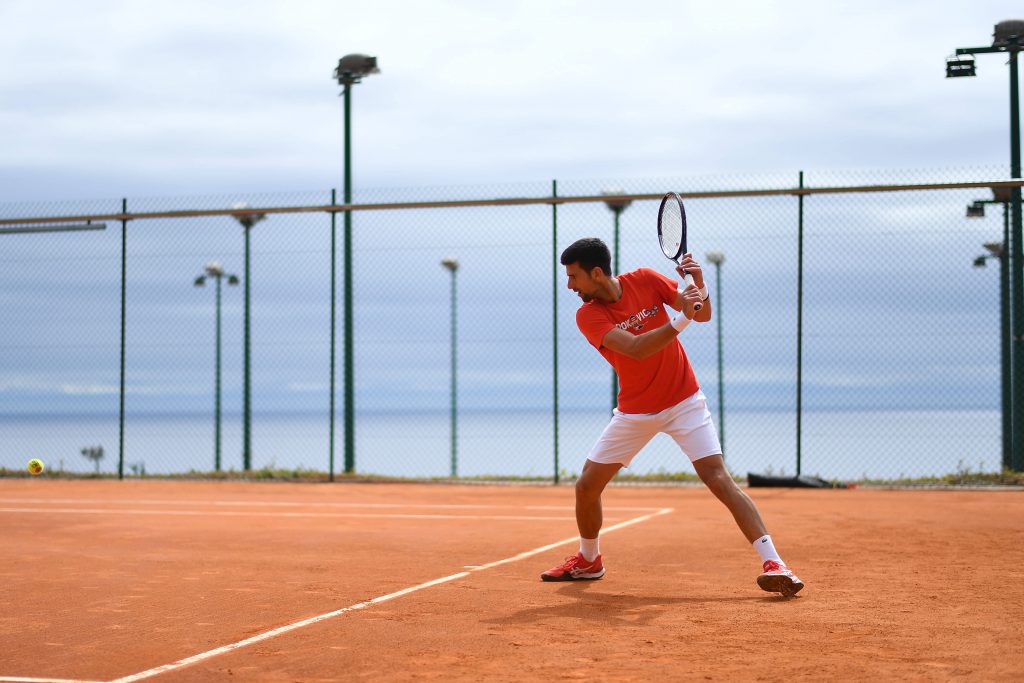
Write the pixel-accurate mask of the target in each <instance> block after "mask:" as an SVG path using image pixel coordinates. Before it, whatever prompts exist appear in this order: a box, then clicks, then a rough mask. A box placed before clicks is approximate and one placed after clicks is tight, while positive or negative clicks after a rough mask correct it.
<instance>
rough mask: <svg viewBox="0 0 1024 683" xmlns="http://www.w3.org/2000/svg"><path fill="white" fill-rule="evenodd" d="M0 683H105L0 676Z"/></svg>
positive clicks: (68, 679) (103, 682)
mask: <svg viewBox="0 0 1024 683" xmlns="http://www.w3.org/2000/svg"><path fill="white" fill-rule="evenodd" d="M0 681H13V682H14V683H105V681H80V680H77V679H74V678H22V677H19V676H0Z"/></svg>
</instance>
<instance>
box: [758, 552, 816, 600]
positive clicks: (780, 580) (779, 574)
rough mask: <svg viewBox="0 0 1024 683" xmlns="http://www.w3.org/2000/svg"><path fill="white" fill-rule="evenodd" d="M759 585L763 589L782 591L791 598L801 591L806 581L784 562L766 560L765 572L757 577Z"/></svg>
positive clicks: (770, 591) (774, 591) (773, 591)
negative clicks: (798, 576)
mask: <svg viewBox="0 0 1024 683" xmlns="http://www.w3.org/2000/svg"><path fill="white" fill-rule="evenodd" d="M757 585H758V586H760V587H761V590H765V591H768V592H769V593H782V594H783V595H784V596H785V597H787V598H791V597H793V596H794V595H796V594H797V593H799V592H800V589H801V588H803V587H804V582H803V581H801V580H800V579H799V578H797V575H796V574H794V573H793V572H792V571H791V570H790V568H789V567H787V566H786V565H785V564H783V563H782V562H776V561H775V560H765V563H764V573H763V574H761V576H759V577H757Z"/></svg>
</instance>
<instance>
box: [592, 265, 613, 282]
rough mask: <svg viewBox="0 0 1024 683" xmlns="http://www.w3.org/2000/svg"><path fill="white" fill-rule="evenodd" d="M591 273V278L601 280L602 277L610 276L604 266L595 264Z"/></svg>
mask: <svg viewBox="0 0 1024 683" xmlns="http://www.w3.org/2000/svg"><path fill="white" fill-rule="evenodd" d="M589 275H590V279H591V280H599V279H601V278H607V277H608V275H607V274H606V273H605V272H604V268H602V267H601V266H594V267H593V268H591V269H590V273H589Z"/></svg>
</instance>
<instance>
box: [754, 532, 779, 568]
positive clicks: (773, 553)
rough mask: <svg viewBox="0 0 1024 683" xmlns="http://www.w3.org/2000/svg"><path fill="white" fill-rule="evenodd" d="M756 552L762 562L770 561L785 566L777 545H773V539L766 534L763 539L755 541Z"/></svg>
mask: <svg viewBox="0 0 1024 683" xmlns="http://www.w3.org/2000/svg"><path fill="white" fill-rule="evenodd" d="M754 550H756V551H757V554H758V555H760V556H761V562H767V561H768V560H775V561H776V562H778V563H779V564H785V562H783V561H782V558H781V557H779V552H778V551H777V550H776V549H775V544H774V543H772V537H771V536H769V535H768V534H765V535H764V536H762V537H761V538H759V539H757V540H756V541H754Z"/></svg>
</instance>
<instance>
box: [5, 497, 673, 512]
mask: <svg viewBox="0 0 1024 683" xmlns="http://www.w3.org/2000/svg"><path fill="white" fill-rule="evenodd" d="M0 503H3V504H7V505H16V504H19V503H40V504H52V503H60V504H61V505H68V504H77V503H102V504H106V505H117V504H125V505H193V504H196V505H223V506H239V507H260V506H267V507H336V508H426V509H430V510H473V509H490V510H501V509H507V508H512V509H515V510H565V506H564V505H516V504H514V503H510V504H508V505H493V504H490V505H483V504H480V505H469V504H466V505H463V504H455V503H452V504H441V503H336V502H331V501H287V500H284V501H282V500H273V501H271V500H266V501H263V500H203V499H180V498H178V499H174V500H167V499H160V498H145V499H132V500H129V499H113V500H111V499H107V498H0ZM660 509H661V508H659V507H606V508H605V510H606V511H607V510H612V511H619V510H621V511H628V512H657V511H658V510H660Z"/></svg>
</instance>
